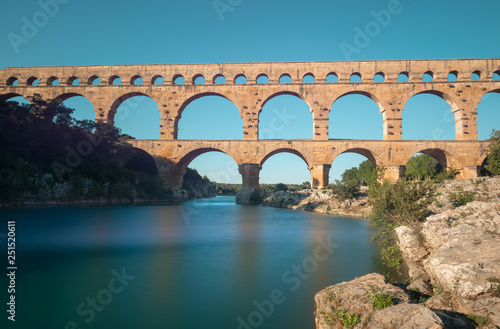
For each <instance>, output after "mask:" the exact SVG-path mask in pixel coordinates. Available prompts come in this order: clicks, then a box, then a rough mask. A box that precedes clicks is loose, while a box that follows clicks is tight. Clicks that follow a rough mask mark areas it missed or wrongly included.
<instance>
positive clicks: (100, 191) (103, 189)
mask: <svg viewBox="0 0 500 329" xmlns="http://www.w3.org/2000/svg"><path fill="white" fill-rule="evenodd" d="M198 176H199V175H198ZM198 176H193V175H190V176H188V177H185V179H184V184H183V189H181V190H177V191H168V190H164V191H163V192H160V191H158V185H156V184H155V183H154V181H153V180H151V181H143V182H140V183H137V184H132V183H130V182H126V181H125V182H123V183H120V184H114V185H113V184H110V183H98V182H95V181H93V180H92V179H91V178H83V177H77V178H74V179H69V180H66V181H64V182H57V181H56V180H55V178H54V177H53V176H52V175H51V174H43V175H34V176H32V177H28V178H27V179H26V182H23V181H21V180H18V182H17V183H18V184H25V186H26V187H27V188H26V189H25V190H24V191H23V192H22V193H20V195H19V196H18V197H16V198H15V200H12V201H9V202H2V203H0V207H2V206H3V207H16V206H46V205H106V204H141V203H157V202H179V201H186V200H188V199H200V198H211V197H215V196H216V193H215V184H213V183H212V182H210V181H209V180H207V179H202V178H201V177H198ZM14 183H16V181H14ZM148 184H149V185H148ZM148 192H149V193H148Z"/></svg>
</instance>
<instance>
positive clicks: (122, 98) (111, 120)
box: [106, 92, 160, 124]
mask: <svg viewBox="0 0 500 329" xmlns="http://www.w3.org/2000/svg"><path fill="white" fill-rule="evenodd" d="M135 96H146V97H148V98H151V99H152V100H154V101H155V102H156V104H157V105H158V103H159V102H158V100H156V99H154V98H153V97H151V96H150V95H148V94H145V93H141V92H129V93H126V94H124V95H121V96H120V97H118V98H117V99H115V100H114V101H113V103H112V104H111V107H110V109H109V112H108V117H107V118H106V119H107V120H108V123H110V124H111V123H114V119H115V114H116V111H117V110H118V108H119V107H120V105H121V104H122V103H123V102H125V101H126V100H127V99H129V98H132V97H135ZM159 108H160V107H159V105H158V109H159Z"/></svg>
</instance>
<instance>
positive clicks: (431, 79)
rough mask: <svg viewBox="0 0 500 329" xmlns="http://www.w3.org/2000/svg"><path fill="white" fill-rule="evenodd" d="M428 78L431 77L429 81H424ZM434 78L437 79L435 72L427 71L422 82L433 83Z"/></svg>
mask: <svg viewBox="0 0 500 329" xmlns="http://www.w3.org/2000/svg"><path fill="white" fill-rule="evenodd" d="M426 76H429V77H430V80H429V81H424V80H425V77H426ZM434 78H435V74H434V72H433V71H427V72H425V73H424V74H422V82H433V81H434Z"/></svg>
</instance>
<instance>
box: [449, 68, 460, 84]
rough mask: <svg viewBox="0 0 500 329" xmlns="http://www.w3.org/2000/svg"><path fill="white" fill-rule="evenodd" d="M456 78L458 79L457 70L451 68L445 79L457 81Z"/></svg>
mask: <svg viewBox="0 0 500 329" xmlns="http://www.w3.org/2000/svg"><path fill="white" fill-rule="evenodd" d="M457 80H458V71H457V70H451V71H450V72H449V73H448V76H447V81H457Z"/></svg>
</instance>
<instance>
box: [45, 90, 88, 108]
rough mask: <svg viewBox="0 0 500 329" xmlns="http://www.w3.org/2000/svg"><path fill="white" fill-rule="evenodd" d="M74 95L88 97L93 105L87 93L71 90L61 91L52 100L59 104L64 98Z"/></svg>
mask: <svg viewBox="0 0 500 329" xmlns="http://www.w3.org/2000/svg"><path fill="white" fill-rule="evenodd" d="M76 96H81V97H85V98H86V99H88V100H89V101H90V102H91V103H92V105H94V103H93V102H92V101H91V98H90V97H89V95H84V94H81V93H73V92H67V93H62V94H60V95H58V96H56V97H54V98H53V99H52V100H53V101H54V102H57V103H59V104H61V103H62V102H64V101H65V100H67V99H70V98H71V97H76Z"/></svg>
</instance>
